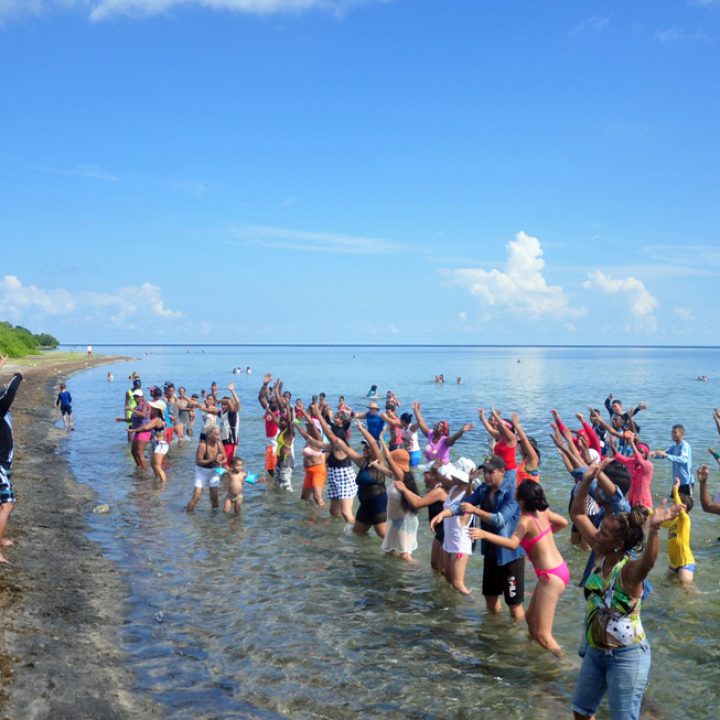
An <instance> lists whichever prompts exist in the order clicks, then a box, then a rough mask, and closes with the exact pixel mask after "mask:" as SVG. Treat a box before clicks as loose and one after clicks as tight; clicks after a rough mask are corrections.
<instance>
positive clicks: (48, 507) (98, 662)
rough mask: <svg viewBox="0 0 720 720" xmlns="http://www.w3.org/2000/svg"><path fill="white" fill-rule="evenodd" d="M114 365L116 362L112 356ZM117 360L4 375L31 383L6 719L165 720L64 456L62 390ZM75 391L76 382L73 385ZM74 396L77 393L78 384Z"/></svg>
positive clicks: (1, 588)
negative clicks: (142, 673) (124, 646)
mask: <svg viewBox="0 0 720 720" xmlns="http://www.w3.org/2000/svg"><path fill="white" fill-rule="evenodd" d="M112 359H113V360H114V359H116V358H112ZM109 360H110V358H92V359H89V360H88V359H87V358H82V359H77V358H63V359H61V360H60V362H56V363H54V364H45V363H43V364H39V365H38V366H37V367H28V366H27V365H26V364H23V366H20V367H18V366H13V365H12V364H10V363H9V364H8V365H6V366H5V368H3V370H2V377H1V378H0V379H1V380H2V382H7V380H8V379H9V377H10V375H11V374H12V373H13V372H16V371H19V372H21V373H22V374H23V378H24V379H23V383H22V385H21V386H20V390H19V392H18V394H17V396H16V398H15V402H14V403H13V407H12V411H11V412H12V416H13V425H14V433H15V460H14V463H13V480H14V486H15V493H16V496H17V505H16V508H15V511H14V512H13V515H12V517H11V519H10V524H9V526H8V531H7V533H6V536H7V537H9V538H11V539H13V540H14V541H15V543H16V544H15V546H14V547H11V548H7V549H6V550H5V553H4V554H5V556H6V557H7V558H8V560H9V561H10V563H11V564H9V565H0V612H2V617H3V631H4V632H3V634H2V638H0V717H2V718H3V720H5V719H6V718H7V719H10V720H40V719H45V718H48V719H49V718H52V719H53V720H65V719H67V720H83V719H85V718H87V719H88V720H89V719H90V718H92V719H93V720H99V719H102V720H115V719H117V720H122V719H124V718H139V717H142V718H159V717H162V716H163V714H162V711H161V710H160V709H159V708H158V707H157V706H156V705H154V704H153V702H152V701H151V700H150V699H149V698H147V697H145V696H142V695H140V694H138V693H136V692H134V691H133V688H134V687H135V686H136V681H135V678H134V676H133V674H132V672H130V670H129V669H128V663H127V658H126V657H125V655H124V653H123V652H122V650H121V649H120V647H121V645H120V641H119V639H118V628H119V626H120V623H121V622H122V617H123V616H122V604H123V602H124V598H125V597H126V596H127V590H126V587H125V585H124V583H123V580H122V578H121V576H120V575H119V573H118V570H117V569H116V568H115V567H114V566H113V564H112V563H110V562H109V561H107V560H105V559H104V558H103V557H102V555H101V552H100V548H99V546H97V545H95V544H94V543H92V542H90V541H89V540H88V537H87V530H88V528H87V524H86V522H85V517H86V514H87V513H88V512H91V511H92V509H93V507H94V506H95V504H96V499H95V497H94V493H93V491H92V490H91V489H90V488H89V487H87V486H84V485H80V484H79V483H77V482H76V481H75V478H74V476H73V474H72V471H71V470H70V467H69V465H68V463H67V462H66V460H65V458H64V457H63V454H62V444H63V440H64V437H65V435H66V431H65V430H63V429H61V428H56V427H55V425H54V423H55V421H56V420H57V419H58V413H57V411H56V410H55V408H54V407H53V403H54V400H55V392H56V386H57V383H58V382H59V381H60V380H62V379H65V378H67V377H69V376H70V375H71V374H72V373H73V372H77V371H79V370H82V369H85V368H86V367H87V366H88V365H89V364H92V365H95V364H101V363H103V362H108V361H109ZM69 384H70V385H71V383H69ZM71 389H72V385H71Z"/></svg>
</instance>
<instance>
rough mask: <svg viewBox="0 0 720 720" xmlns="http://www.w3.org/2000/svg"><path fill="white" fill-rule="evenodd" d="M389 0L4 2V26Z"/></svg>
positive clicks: (336, 7)
mask: <svg viewBox="0 0 720 720" xmlns="http://www.w3.org/2000/svg"><path fill="white" fill-rule="evenodd" d="M387 1H388V0H0V24H2V23H3V22H6V21H9V20H15V19H17V18H19V17H22V16H42V15H47V14H49V13H50V12H52V11H55V10H63V9H70V8H80V9H82V10H84V11H88V13H89V15H88V17H89V18H90V20H93V21H102V20H108V19H111V18H114V17H117V16H121V15H125V16H130V17H139V18H141V17H148V16H151V15H157V14H160V13H164V12H168V11H171V10H173V9H175V8H180V7H185V6H193V5H194V6H197V7H201V8H207V9H210V10H222V11H227V12H237V13H245V14H252V15H274V14H279V13H293V12H303V11H308V10H324V11H329V12H332V13H334V14H337V15H342V14H343V13H344V12H345V11H346V10H349V9H350V8H351V7H352V6H354V5H359V4H361V3H367V2H387Z"/></svg>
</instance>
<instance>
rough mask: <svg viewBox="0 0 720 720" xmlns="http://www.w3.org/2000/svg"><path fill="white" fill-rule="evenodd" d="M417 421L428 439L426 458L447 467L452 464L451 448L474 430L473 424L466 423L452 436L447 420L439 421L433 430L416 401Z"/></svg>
mask: <svg viewBox="0 0 720 720" xmlns="http://www.w3.org/2000/svg"><path fill="white" fill-rule="evenodd" d="M412 407H413V412H414V413H415V420H416V421H417V425H418V427H419V428H420V432H421V433H422V434H423V435H425V437H426V438H427V441H428V442H427V445H426V446H425V451H424V452H425V457H426V458H427V460H428V461H430V462H438V463H439V464H440V465H446V464H447V463H449V462H450V448H451V447H452V446H453V445H454V444H455V443H456V442H457V441H458V440H459V439H460V438H461V437H462V436H463V435H464V434H465V433H467V432H470V431H471V430H472V429H473V427H474V426H473V424H472V423H465V425H463V426H462V427H461V428H460V430H458V431H457V432H456V433H455V434H454V435H451V434H450V425H448V422H447V420H439V421H438V422H436V423H435V425H434V426H433V427H432V429H431V428H430V427H429V426H428V424H427V423H426V422H425V418H424V417H423V415H422V409H421V407H420V403H419V402H418V401H417V400H415V401H414V402H413V404H412Z"/></svg>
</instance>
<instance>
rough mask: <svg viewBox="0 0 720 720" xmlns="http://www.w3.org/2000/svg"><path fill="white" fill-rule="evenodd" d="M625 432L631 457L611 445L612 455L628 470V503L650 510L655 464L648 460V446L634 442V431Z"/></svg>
mask: <svg viewBox="0 0 720 720" xmlns="http://www.w3.org/2000/svg"><path fill="white" fill-rule="evenodd" d="M626 433H627V435H626V441H627V443H628V446H629V447H630V448H631V449H632V451H633V455H632V457H625V456H624V455H622V454H620V453H615V452H614V449H612V445H611V446H610V447H611V449H612V452H613V455H612V457H614V459H615V460H617V461H618V462H619V463H621V464H622V465H624V466H625V467H626V468H627V469H628V470H629V471H630V491H629V492H628V502H629V503H630V505H631V506H632V505H644V506H645V507H646V508H648V509H649V510H652V506H653V502H652V481H653V473H654V472H655V466H654V465H653V464H652V463H651V462H650V460H648V458H649V456H650V448H649V447H648V446H647V445H646V444H645V443H637V444H636V443H635V435H634V433H632V432H630V431H629V430H627V431H626Z"/></svg>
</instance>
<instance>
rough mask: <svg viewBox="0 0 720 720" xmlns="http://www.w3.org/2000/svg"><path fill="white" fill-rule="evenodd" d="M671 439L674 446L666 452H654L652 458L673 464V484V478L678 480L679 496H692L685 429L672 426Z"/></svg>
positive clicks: (680, 426) (690, 457) (690, 451)
mask: <svg viewBox="0 0 720 720" xmlns="http://www.w3.org/2000/svg"><path fill="white" fill-rule="evenodd" d="M672 439H673V442H674V443H675V444H674V445H671V446H670V447H669V448H668V449H667V450H655V452H654V453H653V454H652V456H653V457H656V458H665V459H666V460H669V461H670V462H671V463H672V464H673V483H674V481H675V478H679V479H680V494H682V493H685V495H692V490H693V482H694V480H693V476H692V449H691V448H690V444H689V443H688V442H687V440H685V428H684V427H683V426H682V425H673V426H672Z"/></svg>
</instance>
